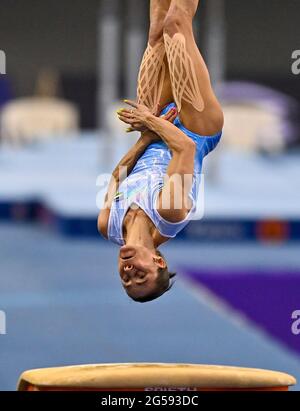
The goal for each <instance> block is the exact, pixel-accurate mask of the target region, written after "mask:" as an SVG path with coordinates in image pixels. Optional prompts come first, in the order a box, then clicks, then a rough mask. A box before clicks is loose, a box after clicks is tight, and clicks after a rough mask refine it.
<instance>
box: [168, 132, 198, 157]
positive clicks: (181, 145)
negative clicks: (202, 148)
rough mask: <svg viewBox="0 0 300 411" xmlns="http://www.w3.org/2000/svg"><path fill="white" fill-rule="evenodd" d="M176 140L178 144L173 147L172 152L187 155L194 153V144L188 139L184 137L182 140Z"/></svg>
mask: <svg viewBox="0 0 300 411" xmlns="http://www.w3.org/2000/svg"><path fill="white" fill-rule="evenodd" d="M180 140H181V141H179V139H178V143H177V144H176V145H175V146H174V148H173V151H174V152H177V153H179V154H182V153H189V154H193V153H195V152H196V143H195V141H194V140H192V139H191V138H190V137H186V136H184V137H183V138H182V139H180Z"/></svg>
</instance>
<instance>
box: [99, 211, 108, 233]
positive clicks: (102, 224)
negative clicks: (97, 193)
mask: <svg viewBox="0 0 300 411" xmlns="http://www.w3.org/2000/svg"><path fill="white" fill-rule="evenodd" d="M107 222H108V219H107V216H106V215H105V213H104V212H103V211H101V212H100V214H99V216H98V221H97V228H98V232H99V234H101V235H102V237H104V238H106V239H107Z"/></svg>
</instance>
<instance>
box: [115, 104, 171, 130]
mask: <svg viewBox="0 0 300 411" xmlns="http://www.w3.org/2000/svg"><path fill="white" fill-rule="evenodd" d="M124 102H125V103H126V104H128V105H130V106H131V107H134V109H127V108H124V109H121V110H119V111H117V113H118V117H119V119H120V120H121V121H123V122H124V123H126V124H129V125H130V128H128V129H127V130H126V131H127V132H128V133H130V132H132V131H140V132H142V133H143V132H145V131H147V130H148V128H147V125H146V123H147V119H148V118H149V116H155V117H159V115H160V112H161V110H162V107H161V106H160V105H159V104H158V105H157V107H156V109H155V110H154V111H151V110H150V109H149V108H148V107H146V106H145V105H143V104H138V103H136V102H134V101H131V100H124ZM177 114H178V113H177V110H176V108H172V109H170V110H169V111H168V112H167V113H166V114H165V115H164V116H162V118H163V119H164V120H166V121H169V122H171V123H173V122H174V120H175V119H176V117H177Z"/></svg>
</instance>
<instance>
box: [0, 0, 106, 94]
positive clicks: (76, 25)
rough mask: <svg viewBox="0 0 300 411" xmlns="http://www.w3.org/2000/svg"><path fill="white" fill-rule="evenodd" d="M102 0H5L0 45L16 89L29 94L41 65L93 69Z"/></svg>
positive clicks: (80, 70) (79, 70) (0, 14)
mask: <svg viewBox="0 0 300 411" xmlns="http://www.w3.org/2000/svg"><path fill="white" fill-rule="evenodd" d="M98 4H99V0H1V3H0V7H1V8H0V49H3V50H5V52H6V55H7V73H8V74H9V75H12V76H13V77H14V78H15V79H16V91H17V93H20V94H30V93H31V92H32V89H33V85H34V79H35V78H36V74H37V72H38V70H39V69H40V68H42V67H45V66H52V67H55V68H58V69H60V70H64V71H67V72H71V73H86V72H90V71H92V72H94V71H95V67H96V27H97V24H96V22H97V10H98Z"/></svg>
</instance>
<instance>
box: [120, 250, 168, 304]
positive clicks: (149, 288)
mask: <svg viewBox="0 0 300 411" xmlns="http://www.w3.org/2000/svg"><path fill="white" fill-rule="evenodd" d="M165 267H166V263H165V261H164V260H163V258H161V257H159V256H158V255H156V254H155V252H153V251H151V250H149V249H148V248H146V247H143V246H140V245H136V246H123V247H121V249H120V254H119V272H120V277H121V281H122V284H123V287H124V288H125V290H126V292H127V294H128V295H129V296H130V297H132V298H133V299H135V298H141V297H142V298H143V297H145V296H147V295H149V294H151V293H153V292H155V290H156V289H157V278H158V275H159V273H158V269H159V268H165Z"/></svg>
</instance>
